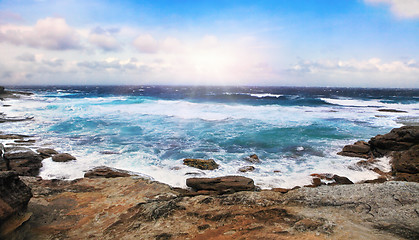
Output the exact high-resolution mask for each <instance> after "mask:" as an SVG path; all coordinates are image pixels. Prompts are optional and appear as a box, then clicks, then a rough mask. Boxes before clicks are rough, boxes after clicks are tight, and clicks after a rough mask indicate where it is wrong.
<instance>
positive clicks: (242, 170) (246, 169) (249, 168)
mask: <svg viewBox="0 0 419 240" xmlns="http://www.w3.org/2000/svg"><path fill="white" fill-rule="evenodd" d="M254 170H255V167H253V166H244V167H241V168H239V172H252V171H254Z"/></svg>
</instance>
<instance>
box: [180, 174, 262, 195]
mask: <svg viewBox="0 0 419 240" xmlns="http://www.w3.org/2000/svg"><path fill="white" fill-rule="evenodd" d="M186 185H187V186H188V187H191V188H193V189H194V190H195V191H200V190H208V191H216V192H218V193H219V194H223V193H233V192H239V191H253V190H255V189H256V187H255V184H254V182H253V180H252V179H251V178H247V177H242V176H226V177H217V178H188V179H186Z"/></svg>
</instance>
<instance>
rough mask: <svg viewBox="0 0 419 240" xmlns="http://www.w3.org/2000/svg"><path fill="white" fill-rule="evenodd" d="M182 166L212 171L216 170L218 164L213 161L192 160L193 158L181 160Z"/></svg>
mask: <svg viewBox="0 0 419 240" xmlns="http://www.w3.org/2000/svg"><path fill="white" fill-rule="evenodd" d="M183 164H184V165H187V166H189V167H194V168H199V169H201V170H214V169H217V168H218V166H219V165H218V164H217V163H216V162H215V161H214V159H208V160H204V159H193V158H185V159H183Z"/></svg>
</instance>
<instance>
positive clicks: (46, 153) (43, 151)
mask: <svg viewBox="0 0 419 240" xmlns="http://www.w3.org/2000/svg"><path fill="white" fill-rule="evenodd" d="M36 151H37V152H38V153H39V154H40V155H41V157H42V158H49V157H51V156H53V155H56V154H58V152H57V151H55V150H54V149H52V148H38V149H37V150H36Z"/></svg>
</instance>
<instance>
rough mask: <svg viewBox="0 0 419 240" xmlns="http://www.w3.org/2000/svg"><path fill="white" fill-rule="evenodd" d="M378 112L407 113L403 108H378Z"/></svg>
mask: <svg viewBox="0 0 419 240" xmlns="http://www.w3.org/2000/svg"><path fill="white" fill-rule="evenodd" d="M377 111H379V112H392V113H407V112H406V111H403V110H397V109H378V110H377Z"/></svg>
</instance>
